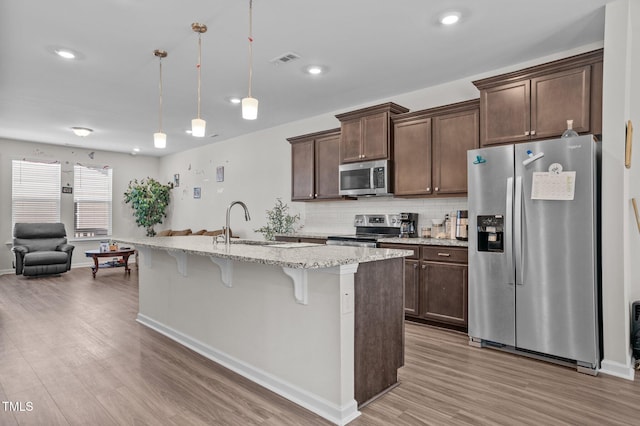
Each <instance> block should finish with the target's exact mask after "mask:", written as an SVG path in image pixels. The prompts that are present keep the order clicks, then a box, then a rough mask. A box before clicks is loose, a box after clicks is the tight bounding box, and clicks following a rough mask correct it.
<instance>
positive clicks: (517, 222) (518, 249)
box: [513, 176, 524, 285]
mask: <svg viewBox="0 0 640 426" xmlns="http://www.w3.org/2000/svg"><path fill="white" fill-rule="evenodd" d="M514 216H515V217H514V227H513V236H514V246H515V247H514V248H515V250H514V251H515V258H516V285H523V284H524V282H523V278H522V277H523V270H522V268H523V267H524V264H523V261H522V240H523V235H522V232H523V231H522V176H517V177H516V199H515V203H514Z"/></svg>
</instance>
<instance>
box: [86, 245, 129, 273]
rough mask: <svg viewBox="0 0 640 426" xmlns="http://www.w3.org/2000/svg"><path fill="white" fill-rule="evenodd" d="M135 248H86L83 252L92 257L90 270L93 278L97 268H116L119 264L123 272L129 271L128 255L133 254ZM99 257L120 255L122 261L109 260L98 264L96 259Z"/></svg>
mask: <svg viewBox="0 0 640 426" xmlns="http://www.w3.org/2000/svg"><path fill="white" fill-rule="evenodd" d="M135 252H136V251H135V249H121V250H110V251H100V250H98V249H95V250H87V251H85V252H84V254H85V256H87V257H91V258H93V263H94V266H92V267H91V272H92V273H93V278H95V277H96V272H98V269H99V268H117V267H119V266H124V272H125V273H127V274H128V273H131V269H129V256H131V255H132V254H134V253H135ZM101 257H111V258H114V257H121V258H122V262H120V261H117V262H109V263H107V264H102V265H100V262H99V261H98V259H100V258H101Z"/></svg>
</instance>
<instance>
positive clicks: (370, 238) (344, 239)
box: [327, 213, 418, 247]
mask: <svg viewBox="0 0 640 426" xmlns="http://www.w3.org/2000/svg"><path fill="white" fill-rule="evenodd" d="M417 220H418V214H417V213H399V214H357V215H356V216H355V218H354V219H353V225H354V226H355V227H356V233H355V234H350V235H331V236H329V237H328V238H327V245H338V246H356V247H377V246H378V240H380V239H382V238H391V237H400V236H407V237H409V236H415V233H414V232H410V231H414V230H415V229H417Z"/></svg>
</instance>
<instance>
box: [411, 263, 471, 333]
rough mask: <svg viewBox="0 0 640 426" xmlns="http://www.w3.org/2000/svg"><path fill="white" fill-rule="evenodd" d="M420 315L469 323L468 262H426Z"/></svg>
mask: <svg viewBox="0 0 640 426" xmlns="http://www.w3.org/2000/svg"><path fill="white" fill-rule="evenodd" d="M420 274H421V277H420V284H421V288H420V290H421V291H420V312H419V315H418V316H419V317H422V318H425V319H428V320H432V321H437V322H444V323H448V324H453V325H460V326H463V327H466V326H467V291H468V289H467V265H457V264H454V263H440V262H422V266H421V271H420Z"/></svg>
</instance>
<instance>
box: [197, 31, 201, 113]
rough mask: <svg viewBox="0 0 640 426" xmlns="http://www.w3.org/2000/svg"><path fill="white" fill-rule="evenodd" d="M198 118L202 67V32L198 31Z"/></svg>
mask: <svg viewBox="0 0 640 426" xmlns="http://www.w3.org/2000/svg"><path fill="white" fill-rule="evenodd" d="M197 68H198V118H200V71H201V69H202V33H198V65H197Z"/></svg>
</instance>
